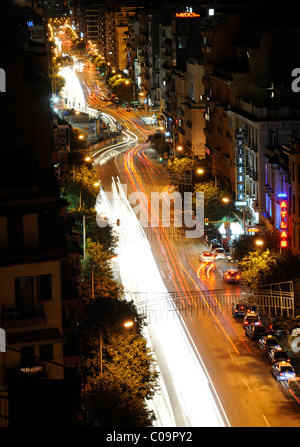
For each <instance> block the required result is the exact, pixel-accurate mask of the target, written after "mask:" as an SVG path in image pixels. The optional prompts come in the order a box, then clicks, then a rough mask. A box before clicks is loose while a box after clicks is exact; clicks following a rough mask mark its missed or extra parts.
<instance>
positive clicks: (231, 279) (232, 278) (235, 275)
mask: <svg viewBox="0 0 300 447" xmlns="http://www.w3.org/2000/svg"><path fill="white" fill-rule="evenodd" d="M240 279H241V274H240V273H239V272H238V271H237V270H234V269H230V270H225V272H223V280H224V281H225V282H227V283H234V284H239V282H240Z"/></svg>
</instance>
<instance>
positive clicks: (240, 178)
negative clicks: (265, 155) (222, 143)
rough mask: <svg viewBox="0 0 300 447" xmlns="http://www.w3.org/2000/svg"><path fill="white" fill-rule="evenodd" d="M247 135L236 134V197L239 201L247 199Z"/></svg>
mask: <svg viewBox="0 0 300 447" xmlns="http://www.w3.org/2000/svg"><path fill="white" fill-rule="evenodd" d="M244 139H245V135H244V134H242V133H237V134H236V159H235V164H236V198H237V200H238V201H244V200H245V199H246V191H245V146H244Z"/></svg>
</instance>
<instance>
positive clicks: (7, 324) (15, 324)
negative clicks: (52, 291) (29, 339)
mask: <svg viewBox="0 0 300 447" xmlns="http://www.w3.org/2000/svg"><path fill="white" fill-rule="evenodd" d="M46 323H47V317H46V315H45V312H44V306H43V305H42V304H41V303H35V304H34V305H33V306H32V308H30V309H29V308H28V309H20V308H17V307H2V318H1V327H2V328H3V329H16V328H21V327H29V326H38V325H41V324H46Z"/></svg>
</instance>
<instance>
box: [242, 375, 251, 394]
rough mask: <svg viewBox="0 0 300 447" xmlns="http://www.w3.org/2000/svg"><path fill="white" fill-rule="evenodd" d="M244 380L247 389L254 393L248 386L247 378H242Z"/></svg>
mask: <svg viewBox="0 0 300 447" xmlns="http://www.w3.org/2000/svg"><path fill="white" fill-rule="evenodd" d="M242 379H243V382H244V384H245V385H246V387H247V388H248V390H249V391H250V393H252V390H251V388H250V386H249V385H248V383H247V381H246V379H245V377H242Z"/></svg>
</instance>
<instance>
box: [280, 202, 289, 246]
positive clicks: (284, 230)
mask: <svg viewBox="0 0 300 447" xmlns="http://www.w3.org/2000/svg"><path fill="white" fill-rule="evenodd" d="M279 205H280V226H279V228H280V247H282V248H285V247H287V246H288V242H287V239H288V211H287V201H286V199H283V198H282V199H281V200H280V201H279Z"/></svg>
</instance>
